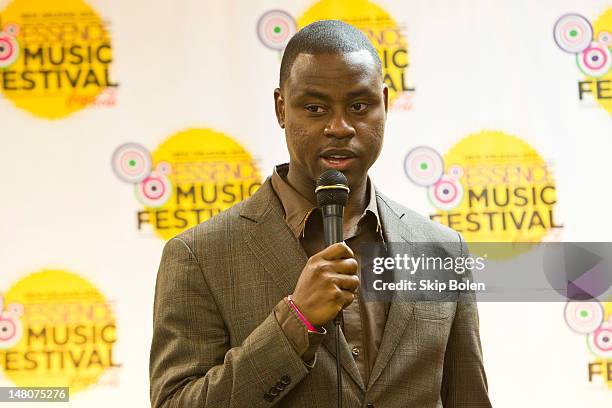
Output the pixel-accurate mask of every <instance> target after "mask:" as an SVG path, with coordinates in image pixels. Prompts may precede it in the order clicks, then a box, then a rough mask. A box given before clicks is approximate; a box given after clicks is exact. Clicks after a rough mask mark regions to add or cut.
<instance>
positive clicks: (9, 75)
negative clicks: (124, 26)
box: [0, 0, 118, 119]
mask: <svg viewBox="0 0 612 408" xmlns="http://www.w3.org/2000/svg"><path fill="white" fill-rule="evenodd" d="M112 54H113V49H112V45H111V41H110V37H109V23H108V21H106V20H103V19H102V18H101V17H100V16H99V15H98V14H97V13H96V12H95V11H94V10H93V9H92V8H91V7H90V6H89V5H87V4H86V3H85V2H84V1H83V0H62V1H48V0H13V1H12V2H11V3H9V4H8V5H7V6H6V8H5V9H4V10H2V11H1V12H0V94H1V95H2V96H3V97H4V98H5V99H7V100H9V101H11V102H12V103H13V104H14V105H15V106H16V107H18V108H20V109H23V110H25V111H28V112H30V113H32V114H33V115H35V116H37V117H40V118H45V119H59V118H64V117H67V116H69V115H70V114H72V113H74V112H76V111H79V110H82V109H85V108H87V107H92V106H97V107H102V106H114V105H115V104H116V100H115V99H116V96H115V92H116V91H115V90H116V88H117V87H118V84H117V82H115V81H114V80H113V78H112V76H111V73H110V67H111V65H112V63H113V55H112Z"/></svg>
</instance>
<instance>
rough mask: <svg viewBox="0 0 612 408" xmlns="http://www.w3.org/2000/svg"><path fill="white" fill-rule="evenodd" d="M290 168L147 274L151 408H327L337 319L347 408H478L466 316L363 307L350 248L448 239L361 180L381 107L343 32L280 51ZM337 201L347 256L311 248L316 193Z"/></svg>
mask: <svg viewBox="0 0 612 408" xmlns="http://www.w3.org/2000/svg"><path fill="white" fill-rule="evenodd" d="M274 102H275V108H276V116H277V120H278V123H279V125H280V127H281V128H284V129H285V137H286V142H287V148H288V150H289V157H290V162H289V164H288V165H281V166H277V167H276V168H275V170H274V173H273V175H272V176H271V177H269V178H268V179H267V180H266V181H265V182H264V184H263V185H262V186H261V187H260V189H259V190H258V191H257V192H256V193H255V194H254V195H253V196H252V197H250V198H249V199H247V200H245V201H243V202H241V203H239V204H237V205H235V206H234V207H232V208H231V209H229V210H228V211H225V212H223V213H221V214H219V215H218V216H216V217H213V218H212V219H210V220H208V221H206V222H204V223H202V224H200V225H198V226H196V227H195V228H192V229H190V230H188V231H186V232H184V233H182V234H180V235H178V236H177V237H176V238H174V239H172V240H170V241H169V242H168V243H167V244H166V247H165V248H164V252H163V256H162V260H161V265H160V268H159V273H158V280H157V287H156V294H155V306H154V333H153V343H152V347H151V365H150V375H151V402H152V405H153V406H154V407H156V408H157V407H167V408H170V407H185V408H187V407H189V408H192V407H193V408H195V407H268V406H276V407H292V408H293V407H319V408H327V407H335V406H336V360H335V354H336V350H335V340H336V338H335V330H334V328H333V319H334V317H335V316H336V315H337V314H338V312H339V311H341V310H342V309H344V311H343V320H344V321H343V324H342V331H341V334H340V343H341V349H340V357H341V362H342V368H343V391H342V392H343V401H344V405H343V406H344V407H375V406H376V407H379V408H380V407H384V408H390V407H418V408H424V407H440V406H445V407H459V406H461V407H489V406H490V403H489V399H488V396H487V383H486V377H485V373H484V369H483V364H482V354H481V348H480V340H479V335H478V315H477V311H476V305H475V303H471V302H445V303H440V302H438V303H436V302H393V303H389V302H364V301H363V299H362V298H361V297H362V296H361V294H360V292H359V290H358V288H359V283H360V278H359V272H358V271H359V260H360V254H359V247H360V245H359V244H361V243H363V242H379V243H380V242H404V241H408V242H418V241H432V240H433V241H440V242H447V243H451V244H456V247H457V248H458V250H457V253H456V254H454V255H457V256H459V255H460V252H461V251H463V250H464V248H465V245H463V242H462V241H461V238H460V236H459V235H458V234H457V233H456V232H454V231H452V230H450V229H448V228H446V227H443V226H441V225H438V224H434V223H433V222H431V221H429V220H428V219H426V218H423V217H421V216H418V215H416V214H415V213H413V212H411V211H410V210H408V209H406V208H404V207H402V206H400V205H399V204H396V203H394V202H392V201H391V200H389V199H387V198H385V196H383V195H382V194H380V193H379V192H378V191H376V189H375V187H374V186H373V184H372V183H371V182H370V181H369V178H368V176H367V172H368V169H369V168H370V167H371V166H372V164H373V163H374V162H375V161H376V159H377V157H378V155H379V153H380V150H381V147H382V142H383V134H384V124H385V120H386V114H387V106H388V91H387V87H386V86H385V85H384V83H383V78H382V70H381V62H380V59H379V57H378V55H377V53H376V51H375V50H374V48H373V47H372V45H371V44H370V42H369V41H368V40H367V38H366V37H365V36H364V35H363V34H362V33H361V32H360V31H359V30H357V29H356V28H354V27H352V26H350V25H348V24H345V23H342V22H340V21H319V22H315V23H313V24H311V25H309V26H307V27H304V28H303V29H302V30H301V31H300V32H298V33H297V34H296V35H295V36H294V37H293V38H292V39H291V41H290V42H289V43H288V45H287V47H286V49H285V52H284V55H283V59H282V62H281V70H280V87H279V88H277V89H275V91H274ZM330 168H333V169H338V170H340V171H342V172H343V173H344V174H345V175H346V177H347V179H348V185H349V187H350V194H349V201H348V203H347V205H346V207H345V216H344V237H345V242H343V243H338V244H335V245H332V246H330V247H328V248H324V244H323V242H324V241H323V229H322V221H321V214H320V211H319V210H318V209H317V208H316V199H315V195H314V187H315V181H316V179H317V178H318V177H319V175H320V174H321V173H322V172H323V171H325V170H327V169H330Z"/></svg>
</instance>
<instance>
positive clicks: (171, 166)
mask: <svg viewBox="0 0 612 408" xmlns="http://www.w3.org/2000/svg"><path fill="white" fill-rule="evenodd" d="M111 161H112V169H113V171H114V173H115V175H116V176H117V178H118V179H119V180H120V181H122V182H124V183H127V184H129V185H132V188H133V190H134V195H135V197H136V199H137V200H138V202H139V203H140V205H141V206H142V207H141V209H139V210H138V211H137V213H136V222H137V226H138V230H139V231H143V230H145V231H151V230H152V231H153V232H154V233H155V234H156V235H158V236H159V237H160V238H162V239H165V240H167V239H170V238H172V237H173V236H175V235H177V234H178V233H180V232H182V231H184V230H185V229H187V228H190V227H193V226H195V225H197V224H199V223H201V222H203V221H206V220H207V219H209V218H211V217H212V216H214V215H216V214H218V213H220V212H221V211H223V210H226V209H228V208H230V207H231V206H233V205H234V204H236V203H238V202H240V201H242V200H244V199H246V198H248V197H250V196H251V195H252V194H253V193H254V192H255V191H256V190H257V189H258V188H259V186H260V185H261V175H260V172H259V166H258V165H257V163H256V160H255V159H254V158H253V157H252V156H251V154H250V153H249V152H248V151H247V150H246V149H245V148H244V147H242V146H241V145H240V144H239V143H238V142H236V141H235V140H234V139H232V138H231V137H229V136H227V135H225V134H223V133H221V132H217V131H215V130H212V129H188V130H185V131H181V132H178V133H176V134H174V135H172V136H170V137H169V138H168V139H166V140H165V141H164V142H163V143H161V144H160V145H159V146H158V147H157V148H156V149H155V150H154V151H153V152H150V151H149V150H148V149H147V148H146V147H144V146H142V145H140V144H138V143H125V144H122V145H121V146H119V147H117V149H116V150H115V152H114V153H113V156H112V160H111Z"/></svg>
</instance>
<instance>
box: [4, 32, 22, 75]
mask: <svg viewBox="0 0 612 408" xmlns="http://www.w3.org/2000/svg"><path fill="white" fill-rule="evenodd" d="M18 57H19V44H18V43H17V40H15V38H14V37H12V36H11V35H8V34H6V33H0V68H6V67H8V66H9V65H11V64H12V63H14V62H15V61H17V58H18Z"/></svg>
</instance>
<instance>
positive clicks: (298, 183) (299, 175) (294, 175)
mask: <svg viewBox="0 0 612 408" xmlns="http://www.w3.org/2000/svg"><path fill="white" fill-rule="evenodd" d="M287 182H288V183H289V184H290V185H291V186H292V187H293V188H294V189H296V190H297V191H298V193H300V194H301V195H303V196H304V197H306V198H307V199H308V200H309V201H310V202H311V203H314V204H315V205H316V203H317V197H316V195H315V192H314V189H315V186H316V181H313V180H311V179H310V178H308V177H305V176H304V173H303V172H296V171H292V166H291V164H289V171H288V172H287ZM355 184H356V185H349V187H350V189H351V192H350V193H349V199H348V202H347V203H346V206H345V207H344V219H345V220H352V219H353V218H357V219H358V218H359V217H361V215H362V214H363V212H364V211H365V208H366V205H367V203H368V196H367V193H368V191H367V186H368V178H367V176H365V177H364V178H363V179H362V180H358V181H357V183H355Z"/></svg>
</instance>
